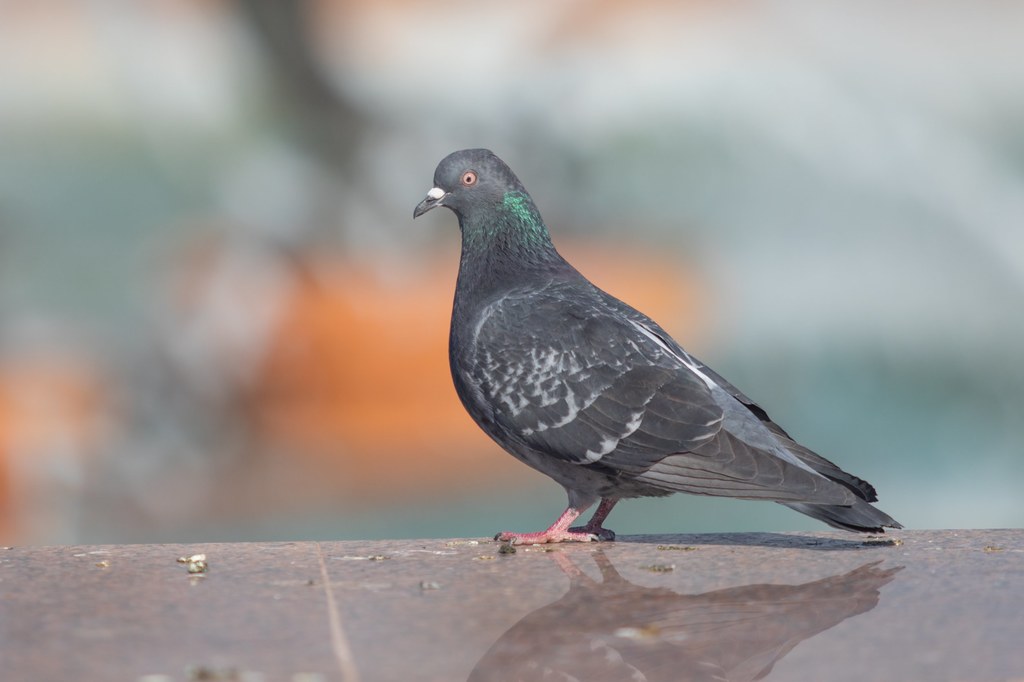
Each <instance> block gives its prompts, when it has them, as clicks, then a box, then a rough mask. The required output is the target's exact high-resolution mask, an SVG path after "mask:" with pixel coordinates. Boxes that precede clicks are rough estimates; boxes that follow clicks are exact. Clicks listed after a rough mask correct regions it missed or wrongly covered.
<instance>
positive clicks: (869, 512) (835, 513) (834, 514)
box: [779, 500, 903, 533]
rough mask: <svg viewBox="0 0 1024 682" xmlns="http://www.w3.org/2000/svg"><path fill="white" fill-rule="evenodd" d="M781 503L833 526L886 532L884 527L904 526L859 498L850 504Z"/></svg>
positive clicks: (862, 530) (866, 531)
mask: <svg viewBox="0 0 1024 682" xmlns="http://www.w3.org/2000/svg"><path fill="white" fill-rule="evenodd" d="M779 504H782V505H785V506H787V507H789V508H790V509H792V510H794V511H798V512H800V513H801V514H807V515H808V516H810V517H813V518H815V519H818V520H819V521H824V522H825V523H827V524H828V525H830V526H832V527H833V528H840V529H842V530H852V531H855V532H858V533H884V532H885V530H884V528H902V527H903V526H901V525H900V524H899V522H898V521H896V520H895V519H893V518H892V517H891V516H889V515H888V514H886V513H885V512H884V511H882V510H881V509H877V508H875V507H872V506H871V505H870V504H868V503H867V502H865V501H863V500H857V501H856V502H854V503H853V504H852V505H850V506H842V505H836V504H808V503H806V502H779Z"/></svg>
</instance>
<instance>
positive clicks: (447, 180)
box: [412, 149, 525, 218]
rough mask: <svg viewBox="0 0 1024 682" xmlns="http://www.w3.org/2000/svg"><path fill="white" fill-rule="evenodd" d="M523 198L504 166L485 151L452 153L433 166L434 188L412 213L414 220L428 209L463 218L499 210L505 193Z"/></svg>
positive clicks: (466, 150)
mask: <svg viewBox="0 0 1024 682" xmlns="http://www.w3.org/2000/svg"><path fill="white" fill-rule="evenodd" d="M510 191H518V192H522V193H523V194H525V190H524V189H523V186H522V184H521V183H520V182H519V179H518V178H517V177H516V176H515V174H514V173H513V172H512V170H511V169H510V168H509V167H508V166H506V165H505V162H504V161H502V160H501V159H499V158H498V157H497V156H495V155H494V152H492V151H490V150H489V149H463V150H462V151H458V152H452V153H451V154H449V155H448V156H446V157H444V158H443V159H442V160H441V163H439V164H437V170H435V171H434V186H433V187H432V188H431V189H430V191H429V192H427V197H426V198H425V199H424V200H423V201H421V202H420V203H419V204H418V205H417V206H416V209H415V210H414V211H413V213H412V217H413V218H418V217H420V216H421V215H423V214H424V213H426V212H427V211H429V210H430V209H432V208H437V207H438V206H444V207H446V208H450V209H451V210H452V211H454V212H455V215H457V216H459V218H464V217H466V216H467V214H468V213H469V212H470V211H471V210H472V209H474V208H479V209H481V210H487V209H489V208H491V207H493V206H500V205H501V204H502V202H503V201H504V200H505V195H506V193H508V192H510Z"/></svg>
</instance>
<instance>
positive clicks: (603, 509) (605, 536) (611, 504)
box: [569, 497, 619, 541]
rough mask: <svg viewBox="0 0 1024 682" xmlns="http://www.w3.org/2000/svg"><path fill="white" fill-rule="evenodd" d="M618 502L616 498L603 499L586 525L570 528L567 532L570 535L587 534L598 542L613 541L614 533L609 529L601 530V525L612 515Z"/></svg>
mask: <svg viewBox="0 0 1024 682" xmlns="http://www.w3.org/2000/svg"><path fill="white" fill-rule="evenodd" d="M618 501H619V500H618V498H616V497H605V498H604V499H602V500H601V504H599V505H597V511H595V512H594V515H593V516H592V517H590V520H589V521H587V525H585V526H577V527H575V528H570V529H569V531H570V532H572V533H587V534H589V535H593V536H595V537H597V539H599V540H606V541H611V540H614V539H615V531H613V530H611V529H609V528H603V527H602V526H601V524H602V523H604V520H605V519H606V518H608V515H609V514H611V513H612V509H614V508H615V505H616V503H618Z"/></svg>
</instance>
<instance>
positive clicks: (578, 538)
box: [494, 502, 611, 545]
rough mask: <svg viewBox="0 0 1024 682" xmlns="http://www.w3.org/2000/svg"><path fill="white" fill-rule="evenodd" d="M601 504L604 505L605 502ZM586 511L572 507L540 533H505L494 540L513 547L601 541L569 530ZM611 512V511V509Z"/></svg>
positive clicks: (589, 534)
mask: <svg viewBox="0 0 1024 682" xmlns="http://www.w3.org/2000/svg"><path fill="white" fill-rule="evenodd" d="M601 504H602V505H603V504H604V502H602V503H601ZM587 506H589V505H587ZM586 509H587V507H583V508H582V509H577V508H575V507H572V506H570V507H568V508H567V509H566V510H565V511H564V512H562V515H561V516H559V517H558V520H557V521H555V522H554V523H553V524H551V527H550V528H548V529H547V530H542V531H540V532H538V533H510V532H508V531H503V532H501V533H498V534H497V535H495V536H494V539H495V540H500V541H501V542H510V543H512V544H513V545H543V544H546V543H549V542H593V541H596V540H600V538H599V537H597V536H596V535H594V534H592V533H589V532H578V531H575V530H569V524H571V523H572V522H573V521H575V520H576V519H578V518H579V516H580V514H581V513H583V512H584V511H586ZM609 511H611V509H610V508H609ZM602 518H603V517H602Z"/></svg>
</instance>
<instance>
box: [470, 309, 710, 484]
mask: <svg viewBox="0 0 1024 682" xmlns="http://www.w3.org/2000/svg"><path fill="white" fill-rule="evenodd" d="M475 341H476V343H475V354H476V362H475V363H474V365H473V366H474V380H475V381H474V383H475V384H476V385H477V386H478V387H479V388H480V391H481V393H482V394H483V395H484V396H485V397H486V399H487V400H488V401H489V402H490V404H491V407H492V409H493V412H494V418H495V420H496V421H498V422H499V423H500V424H501V425H502V426H503V427H504V428H505V429H506V431H507V432H508V433H509V435H510V436H512V437H513V438H517V439H519V440H522V441H523V442H524V443H526V444H527V445H528V446H530V447H531V448H533V449H535V450H540V451H543V452H546V453H548V454H550V455H553V456H555V457H559V458H561V459H565V460H570V461H578V462H580V463H583V464H586V463H596V462H599V461H601V462H602V463H603V464H604V465H605V466H616V465H618V466H619V467H622V468H631V469H636V470H637V471H639V470H643V469H645V468H646V467H648V466H650V465H651V464H653V463H654V462H656V461H658V460H660V459H661V458H663V457H664V456H665V455H666V454H668V453H672V452H679V451H680V450H690V449H692V448H694V447H696V446H698V445H700V444H702V443H706V442H708V441H709V440H711V439H712V438H714V437H715V436H716V434H717V433H718V431H719V429H720V427H721V422H722V410H721V408H720V407H718V405H717V404H715V401H714V400H713V399H712V397H711V394H710V393H709V391H708V389H707V387H706V386H705V385H704V384H703V383H702V382H701V380H700V379H699V378H698V377H697V376H696V375H695V374H693V373H692V372H688V371H685V369H683V368H679V367H674V366H672V364H671V363H665V364H666V365H667V366H659V365H657V364H652V363H651V362H650V360H649V359H648V358H646V357H645V356H644V354H643V352H642V350H641V348H640V346H639V344H638V342H637V340H636V339H634V338H633V337H632V334H631V333H630V328H629V326H628V322H625V321H623V320H620V319H617V318H615V317H612V316H608V315H607V314H602V312H601V311H600V310H599V309H598V308H595V307H591V306H590V304H588V303H586V302H567V301H566V300H564V299H563V298H561V297H557V296H540V295H533V296H529V297H521V298H517V297H513V296H510V297H508V298H506V299H504V300H503V301H501V302H500V303H499V304H497V305H495V306H493V307H492V309H491V310H489V311H488V315H487V317H486V319H485V320H484V321H483V323H482V324H481V325H480V328H479V331H478V333H477V336H476V339H475Z"/></svg>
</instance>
